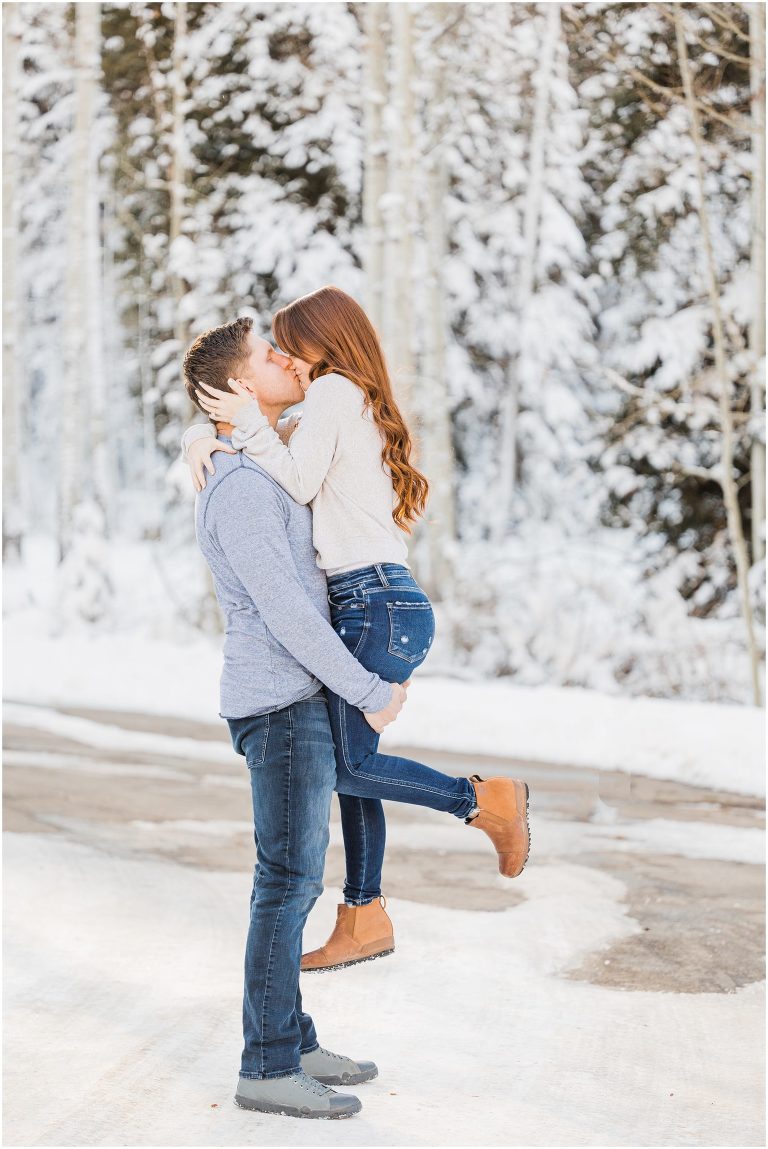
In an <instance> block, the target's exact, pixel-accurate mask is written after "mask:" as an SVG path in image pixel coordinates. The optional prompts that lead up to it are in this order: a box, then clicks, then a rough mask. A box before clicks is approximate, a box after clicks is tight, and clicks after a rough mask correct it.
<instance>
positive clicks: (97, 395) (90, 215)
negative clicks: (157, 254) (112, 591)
mask: <svg viewBox="0 0 768 1149" xmlns="http://www.w3.org/2000/svg"><path fill="white" fill-rule="evenodd" d="M83 7H85V8H87V9H88V11H87V12H83V13H80V12H79V10H78V20H80V19H82V20H84V21H85V22H86V23H87V43H88V47H87V57H86V58H84V61H85V64H86V67H87V68H88V73H89V78H90V84H91V87H92V97H91V99H92V103H91V128H90V136H91V143H90V150H89V166H88V171H87V174H86V181H87V182H86V199H85V203H84V204H83V205H82V210H83V212H84V215H85V220H84V234H85V246H84V248H83V252H82V256H81V258H82V260H83V262H84V265H85V266H84V268H83V278H84V285H85V290H86V314H87V324H86V354H87V359H86V360H84V364H83V365H84V367H85V373H86V377H85V378H84V379H83V380H82V382H81V385H83V386H87V389H88V412H87V415H88V418H87V422H86V430H87V435H88V447H87V455H88V465H87V469H86V478H87V486H88V487H89V488H90V492H91V494H92V496H93V498H94V499H95V500H96V502H97V503H98V505H99V506H100V507H101V510H102V512H103V515H102V519H101V521H102V522H103V523H104V526H105V529H106V531H107V533H108V531H109V527H110V525H111V523H112V519H113V515H112V511H113V493H114V492H113V484H112V450H111V447H110V446H109V445H108V443H107V410H108V407H109V406H110V404H109V403H108V400H109V398H110V392H111V390H112V387H113V385H114V380H113V377H112V372H111V371H110V372H105V370H104V307H103V300H104V274H103V265H102V259H103V256H102V248H103V245H102V242H101V188H100V181H99V155H98V137H97V133H96V118H97V100H98V97H99V87H100V82H101V4H86V5H83Z"/></svg>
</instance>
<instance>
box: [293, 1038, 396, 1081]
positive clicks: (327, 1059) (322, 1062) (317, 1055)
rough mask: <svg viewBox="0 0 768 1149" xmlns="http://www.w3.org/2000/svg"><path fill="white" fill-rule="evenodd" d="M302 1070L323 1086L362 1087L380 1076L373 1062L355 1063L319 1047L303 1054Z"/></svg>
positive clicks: (348, 1058) (350, 1059) (349, 1058)
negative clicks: (366, 1082) (364, 1083)
mask: <svg viewBox="0 0 768 1149" xmlns="http://www.w3.org/2000/svg"><path fill="white" fill-rule="evenodd" d="M301 1068H302V1069H303V1070H304V1072H305V1073H308V1074H309V1075H310V1077H314V1079H315V1081H320V1082H322V1084H323V1085H361V1084H362V1083H363V1082H364V1081H372V1080H373V1078H374V1077H378V1076H379V1071H378V1069H377V1067H376V1066H375V1065H374V1063H373V1062H372V1061H353V1060H352V1058H351V1057H342V1056H341V1054H340V1053H331V1051H330V1049H323V1047H322V1045H318V1047H317V1049H313V1050H312V1052H311V1053H302V1055H301Z"/></svg>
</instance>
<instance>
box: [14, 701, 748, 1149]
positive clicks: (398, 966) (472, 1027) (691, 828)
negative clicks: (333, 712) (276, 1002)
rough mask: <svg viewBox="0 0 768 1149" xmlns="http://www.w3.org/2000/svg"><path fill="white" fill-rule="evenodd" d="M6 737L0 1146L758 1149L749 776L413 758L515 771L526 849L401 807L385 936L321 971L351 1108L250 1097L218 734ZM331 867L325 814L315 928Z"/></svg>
mask: <svg viewBox="0 0 768 1149" xmlns="http://www.w3.org/2000/svg"><path fill="white" fill-rule="evenodd" d="M5 744H6V749H5V823H4V828H5V831H6V833H5V863H6V871H5V873H6V882H5V890H6V925H5V967H6V988H5V1001H6V1057H5V1086H6V1088H5V1137H4V1142H5V1144H7V1145H32V1144H35V1145H114V1144H132V1145H210V1146H219V1145H247V1144H261V1145H265V1144H267V1145H339V1146H345V1145H349V1146H358V1145H418V1146H422V1145H423V1146H430V1145H557V1144H559V1145H605V1144H609V1143H610V1144H615V1145H761V1144H763V1143H764V1124H763V1113H762V1109H761V1101H762V1050H763V1034H762V1016H763V1004H762V1003H763V996H764V980H763V979H764V966H763V956H762V949H763V908H764V892H763V869H762V864H761V863H762V856H763V855H762V850H763V829H764V822H763V812H762V807H761V803H760V802H759V800H758V799H753V798H749V797H747V796H744V795H738V794H732V793H726V792H723V791H713V790H704V789H699V788H694V787H690V786H686V785H683V784H681V783H679V782H664V781H659V780H653V779H649V778H643V777H638V776H636V775H635V776H628V775H627V774H611V773H605V772H603V773H601V774H598V773H596V772H592V771H589V770H586V769H584V768H578V769H577V768H573V769H568V768H565V767H562V766H559V767H556V768H555V767H552V768H550V767H546V766H543V765H536V766H521V765H520V764H519V763H513V762H509V761H502V760H492V759H488V758H484V759H481V758H473V759H472V760H469V759H467V758H466V756H465V757H463V758H459V757H458V756H451V755H448V754H438V753H424V752H422V756H423V757H424V758H425V759H426V760H427V761H429V762H430V764H433V765H436V766H439V767H440V768H441V769H445V770H448V771H450V772H452V773H456V774H461V773H472V772H475V771H477V772H480V773H483V774H485V775H489V774H498V773H515V774H519V773H522V774H523V776H524V777H526V778H527V779H528V781H529V784H530V787H531V803H532V804H531V825H532V836H533V842H532V851H531V858H530V861H529V862H528V865H527V867H526V869H525V871H524V873H523V875H522V876H521V877H520V878H518V879H516V880H515V881H513V882H508V881H505V880H504V879H502V878H500V877H499V876H498V875H497V874H496V872H495V859H494V857H493V855H492V853H491V850H490V846H489V845H488V848H485V846H486V843H485V840H484V839H481V840H480V841H478V838H480V836H479V835H476V834H469V833H468V832H466V828H465V827H463V826H462V824H461V823H459V822H458V821H455V820H453V819H448V818H442V817H440V816H439V815H436V814H433V813H432V812H431V811H426V810H421V809H417V808H410V807H403V806H397V805H394V804H390V805H388V807H387V815H388V823H389V840H388V853H387V864H386V868H385V883H386V892H387V894H388V896H389V899H390V900H389V910H390V912H391V915H392V917H393V920H394V922H395V930H396V943H397V952H396V953H395V955H394V956H393V957H391V958H386V959H383V960H381V961H378V962H371V963H366V964H364V965H362V966H359V967H357V968H354V969H349V970H346V971H343V972H341V973H337V974H326V975H319V976H318V975H315V976H314V977H312V976H307V977H306V978H305V979H304V983H303V992H304V996H305V1003H306V1005H307V1007H308V1008H309V1009H310V1010H311V1012H312V1013H313V1015H314V1016H315V1019H316V1022H317V1024H318V1030H319V1033H320V1039H321V1041H322V1042H323V1043H324V1044H326V1045H328V1046H329V1047H330V1048H332V1049H336V1050H338V1051H340V1052H344V1053H349V1054H351V1055H352V1056H354V1057H361V1058H373V1059H375V1060H376V1061H377V1062H378V1064H379V1068H380V1076H379V1078H378V1079H377V1080H376V1081H374V1082H371V1083H370V1084H368V1085H366V1086H361V1087H359V1095H360V1097H361V1099H362V1101H363V1111H362V1113H361V1114H360V1116H359V1117H355V1118H354V1119H352V1120H350V1121H347V1122H343V1123H338V1122H334V1123H325V1122H319V1123H318V1122H300V1121H292V1120H289V1119H286V1118H279V1117H268V1116H265V1115H259V1114H254V1113H248V1112H245V1111H242V1110H239V1109H237V1108H236V1107H235V1106H234V1105H233V1102H232V1094H233V1091H234V1085H235V1083H236V1078H237V1066H238V1059H239V1049H240V1032H239V1021H240V990H241V962H242V950H243V942H244V936H245V928H246V919H247V908H248V899H249V894H250V883H251V869H252V865H253V839H252V831H251V826H250V798H249V791H248V786H247V777H246V769H245V766H244V764H243V761H242V759H238V758H237V757H236V756H235V755H234V754H233V753H232V752H231V749H230V748H229V747H228V743H227V741H226V735H225V732H224V730H223V728H222V727H219V726H210V725H207V724H203V723H198V724H196V723H192V722H189V721H182V720H179V719H163V718H158V717H157V716H148V715H137V714H121V713H114V712H107V711H82V710H81V711H73V710H70V711H55V710H50V709H43V708H38V707H32V706H24V707H23V706H19V705H16V706H10V707H9V708H8V710H7V714H6V726H5ZM403 749H406V748H403ZM335 818H336V815H335V813H334V819H335ZM342 867H343V853H342V849H341V839H340V834H339V827H338V822H337V821H336V820H334V823H333V826H332V839H331V849H330V851H329V855H328V863H327V871H326V887H327V888H326V892H325V894H324V895H323V897H322V899H321V901H320V902H319V903H318V906H317V907H316V909H315V911H314V913H313V915H312V917H311V919H310V922H309V924H308V928H307V934H306V944H307V945H308V946H313V945H315V944H319V943H320V942H321V941H322V940H324V937H325V936H326V934H327V933H328V931H329V929H330V927H331V923H332V921H333V919H334V916H335V905H336V902H337V900H338V894H339V890H338V887H339V884H340V878H341V874H342Z"/></svg>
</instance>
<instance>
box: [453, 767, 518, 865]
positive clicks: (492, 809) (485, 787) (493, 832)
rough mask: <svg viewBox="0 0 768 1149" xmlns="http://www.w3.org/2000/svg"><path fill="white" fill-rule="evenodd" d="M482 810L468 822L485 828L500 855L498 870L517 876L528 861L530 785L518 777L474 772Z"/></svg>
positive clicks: (479, 827)
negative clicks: (485, 777)
mask: <svg viewBox="0 0 768 1149" xmlns="http://www.w3.org/2000/svg"><path fill="white" fill-rule="evenodd" d="M470 782H471V783H472V785H473V786H474V788H475V795H476V799H477V805H478V806H479V808H480V812H479V813H478V814H475V815H470V817H469V818H467V819H466V823H467V825H468V826H474V827H475V829H476V830H484V831H485V833H486V834H487V835H488V837H489V838H490V839H491V841H492V842H493V844H494V846H495V847H496V853H497V854H498V855H499V872H500V873H502V874H503V875H504V877H505V878H516V877H517V875H518V874H519V873H521V872H522V869H523V866H524V865H525V863H526V862H527V861H528V851H529V850H530V847H531V832H530V829H529V827H528V785H527V783H526V782H521V781H520V780H519V779H517V778H488V779H487V780H485V779H483V778H481V777H480V775H479V774H473V775H472V777H471V778H470Z"/></svg>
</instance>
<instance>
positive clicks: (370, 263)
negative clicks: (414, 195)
mask: <svg viewBox="0 0 768 1149" xmlns="http://www.w3.org/2000/svg"><path fill="white" fill-rule="evenodd" d="M386 27H387V9H386V4H378V3H372V4H366V6H365V78H364V81H363V82H364V85H365V87H364V100H365V106H364V113H365V170H364V176H363V243H364V245H365V246H364V251H363V263H364V267H365V305H366V310H367V312H368V315H369V317H370V320H371V322H372V323H373V326H374V327H375V328H376V330H377V331H378V333H379V336H381V335H382V332H383V322H384V217H383V214H382V207H381V205H382V199H383V197H384V194H385V192H386V188H387V141H386V137H385V135H384V116H383V112H384V105H385V104H386V99H387V75H386V55H387V54H386V39H385V36H386Z"/></svg>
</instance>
